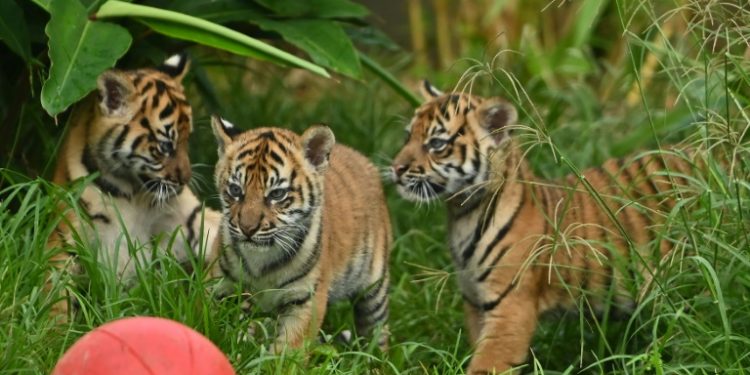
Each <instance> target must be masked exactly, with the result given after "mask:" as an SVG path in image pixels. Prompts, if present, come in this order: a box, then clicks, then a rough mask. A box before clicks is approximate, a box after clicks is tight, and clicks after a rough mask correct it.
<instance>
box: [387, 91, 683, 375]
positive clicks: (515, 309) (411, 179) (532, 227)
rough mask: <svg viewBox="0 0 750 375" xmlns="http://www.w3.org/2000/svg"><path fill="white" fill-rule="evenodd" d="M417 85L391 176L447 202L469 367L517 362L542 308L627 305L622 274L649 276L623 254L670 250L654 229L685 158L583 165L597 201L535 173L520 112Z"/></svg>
mask: <svg viewBox="0 0 750 375" xmlns="http://www.w3.org/2000/svg"><path fill="white" fill-rule="evenodd" d="M421 91H422V94H423V96H425V98H426V102H425V103H424V104H422V105H421V106H420V107H419V108H417V109H416V111H415V114H414V116H413V118H412V119H411V122H410V124H409V125H408V127H407V132H408V139H407V141H406V144H405V145H404V146H403V147H402V148H401V150H400V151H399V152H398V154H397V156H396V157H395V159H394V161H393V165H392V176H393V179H394V181H395V183H396V184H397V189H398V191H399V193H400V194H401V195H402V196H403V197H404V198H406V199H409V200H413V201H429V200H432V199H436V198H438V197H441V198H443V199H444V200H445V202H446V205H447V211H448V232H449V246H450V250H451V255H452V259H453V262H454V265H455V268H456V270H457V273H458V280H459V284H460V285H459V286H460V289H461V291H462V293H463V299H464V309H465V318H466V322H467V326H468V327H467V328H468V333H469V336H470V339H471V340H472V342H473V343H475V346H476V348H475V354H474V356H473V358H472V360H471V363H470V365H469V369H468V370H469V373H491V372H493V371H496V372H497V373H502V372H504V371H507V370H509V369H511V368H512V367H515V366H517V365H520V364H523V363H524V362H525V361H526V357H527V352H528V350H529V345H530V341H531V338H532V335H533V333H534V330H535V327H536V325H537V319H538V317H539V315H540V314H541V313H542V312H544V311H546V310H549V309H552V308H555V307H568V308H570V307H573V306H575V303H576V301H578V300H579V299H580V298H581V297H588V296H591V297H592V298H591V299H590V300H589V301H590V302H591V303H592V305H594V306H595V307H596V306H597V305H598V306H602V305H603V304H604V303H605V299H604V298H602V297H604V296H605V295H606V294H607V293H609V292H613V293H614V295H616V297H615V298H614V302H615V304H616V305H622V306H626V305H627V304H628V303H632V301H633V299H632V298H627V297H626V296H625V294H627V293H626V290H627V287H628V284H627V283H626V281H627V280H630V281H629V282H630V283H631V285H632V283H633V282H634V279H639V278H642V279H649V278H650V276H649V275H650V273H649V272H646V271H645V269H643V267H640V268H639V269H636V268H638V267H635V268H634V267H632V265H631V266H627V265H626V261H627V260H628V259H629V258H630V255H631V254H632V253H631V249H637V250H638V251H640V252H641V253H642V254H643V255H644V256H645V257H646V259H650V260H652V261H653V262H652V264H657V263H658V261H659V259H660V258H661V257H662V256H663V255H665V254H666V253H667V252H668V251H669V249H670V246H669V244H668V243H667V242H666V241H664V240H661V239H660V238H661V237H659V236H658V235H657V232H658V229H659V226H660V221H659V220H658V216H659V215H658V213H659V212H661V214H662V215H663V213H664V212H663V210H669V209H670V208H671V207H672V206H673V205H674V201H673V199H670V194H671V192H672V191H673V189H674V185H673V184H672V183H673V182H674V183H676V184H677V185H680V184H682V185H684V184H685V183H686V179H685V178H683V177H681V176H684V174H687V173H690V168H689V166H688V164H687V162H685V161H682V159H679V158H676V157H668V156H666V155H664V158H662V156H657V155H647V156H643V157H639V158H634V159H632V160H627V161H624V160H610V161H607V162H606V163H605V164H604V165H603V166H602V167H600V168H594V169H589V170H586V171H584V172H583V175H584V176H585V180H587V181H588V182H589V183H590V184H591V186H592V187H593V188H594V190H596V191H597V192H598V193H599V194H600V196H601V197H602V201H600V202H597V200H596V199H595V198H594V195H592V194H590V193H589V192H588V191H587V190H586V189H585V188H584V185H583V183H582V181H581V180H580V179H579V178H577V177H576V176H572V175H571V176H568V177H566V178H564V179H562V180H559V181H543V180H541V179H539V178H537V177H535V176H534V175H533V173H532V172H531V170H530V169H529V167H528V165H527V163H526V161H525V160H524V157H523V153H524V151H523V149H522V148H521V147H520V142H519V140H517V139H514V137H513V136H512V135H511V128H512V127H511V126H509V125H512V124H514V122H515V121H516V119H517V116H516V110H515V108H514V107H513V106H512V105H511V104H509V103H508V102H506V101H504V100H501V99H498V98H482V97H478V96H473V95H468V94H458V93H456V94H443V93H441V92H440V91H438V90H437V89H435V88H434V87H433V86H431V85H430V84H429V83H428V82H426V81H425V82H423V84H422V87H421ZM665 163H666V164H665ZM669 171H671V173H672V174H670V173H668V172H669ZM670 176H671V177H670ZM604 205H606V207H607V208H608V210H606V209H604V208H603V207H604ZM608 212H609V213H608ZM610 213H612V216H610ZM615 219H616V220H615ZM615 223H618V224H615ZM662 229H663V228H662ZM625 234H626V235H625ZM651 244H653V246H650V245H651ZM653 248H655V249H654V250H656V251H650V250H651V249H653ZM650 253H654V254H650ZM619 260H624V261H619ZM633 289H636V290H637V287H636V288H630V294H632V292H633ZM597 296H598V297H599V298H596V297H597Z"/></svg>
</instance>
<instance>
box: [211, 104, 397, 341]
mask: <svg viewBox="0 0 750 375" xmlns="http://www.w3.org/2000/svg"><path fill="white" fill-rule="evenodd" d="M212 123H213V129H214V133H215V135H216V138H217V140H218V143H219V161H218V162H217V165H216V174H215V178H216V186H217V189H218V192H219V195H220V197H221V202H222V207H223V213H224V215H223V220H222V224H221V225H222V227H221V234H220V239H219V240H217V241H216V242H215V249H214V254H219V256H218V259H217V260H216V261H215V262H214V264H215V266H214V275H215V276H217V277H223V278H224V283H223V286H224V288H222V287H220V288H222V289H224V290H232V288H240V289H242V290H243V291H248V292H250V293H251V295H252V300H253V302H254V304H256V305H257V306H258V307H260V308H261V309H262V310H264V311H266V312H272V313H275V314H278V317H279V318H278V319H279V320H278V330H277V332H278V334H277V337H276V339H275V342H274V345H273V347H272V351H273V352H277V353H278V352H280V351H281V350H283V348H284V347H285V346H289V347H291V348H297V347H300V346H301V345H302V343H303V340H304V338H305V337H311V336H314V335H316V334H317V332H318V331H319V329H320V326H321V323H322V321H323V318H324V316H325V313H326V307H327V306H326V305H327V304H328V303H329V302H333V301H336V300H340V299H351V300H352V301H353V303H354V310H355V320H356V324H357V331H358V332H359V333H360V334H363V335H366V334H368V333H371V332H373V328H375V327H376V326H382V329H381V331H380V332H381V335H380V336H379V337H378V340H379V341H378V343H379V344H380V347H381V348H382V349H383V350H385V348H386V347H387V341H388V334H387V326H386V325H385V322H386V320H387V318H388V294H387V293H388V257H389V250H390V247H391V223H390V218H389V215H388V209H387V207H386V204H385V196H384V194H383V189H382V186H381V183H380V178H379V175H378V172H377V170H376V168H375V167H374V166H373V165H372V164H371V163H370V162H369V161H368V160H367V158H365V157H364V156H362V155H361V154H359V153H357V152H356V151H354V150H352V149H350V148H348V147H345V146H342V145H335V144H334V143H335V140H334V135H333V132H331V130H330V129H329V128H327V127H325V126H313V127H310V128H309V129H307V130H306V131H305V132H304V133H303V134H302V135H301V136H300V135H297V134H295V133H293V132H291V131H289V130H284V129H279V128H257V129H252V130H248V131H245V132H242V133H240V132H238V131H237V128H236V127H234V126H233V125H232V124H231V123H229V122H228V121H225V120H223V119H220V118H218V117H215V118H214V119H213V121H212Z"/></svg>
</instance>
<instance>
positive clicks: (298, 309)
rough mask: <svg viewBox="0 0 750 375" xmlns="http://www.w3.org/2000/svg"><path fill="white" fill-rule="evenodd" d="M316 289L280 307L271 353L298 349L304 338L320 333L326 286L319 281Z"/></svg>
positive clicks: (326, 293)
mask: <svg viewBox="0 0 750 375" xmlns="http://www.w3.org/2000/svg"><path fill="white" fill-rule="evenodd" d="M324 284H325V285H324ZM316 289H317V290H316V291H314V292H310V293H309V294H306V295H303V296H300V297H298V298H294V299H291V300H289V301H287V302H285V303H284V304H283V305H282V306H281V307H280V310H281V315H280V316H279V323H278V327H279V328H278V334H277V336H276V340H275V341H274V344H273V347H272V348H271V352H272V353H274V354H279V353H281V352H282V351H284V348H285V347H287V348H292V349H296V348H300V347H302V344H303V343H304V341H305V338H306V337H315V335H316V334H317V333H318V331H320V327H321V325H322V324H323V318H324V317H325V314H326V309H327V307H328V285H327V283H323V282H322V281H321V282H320V284H318V286H317V288H316Z"/></svg>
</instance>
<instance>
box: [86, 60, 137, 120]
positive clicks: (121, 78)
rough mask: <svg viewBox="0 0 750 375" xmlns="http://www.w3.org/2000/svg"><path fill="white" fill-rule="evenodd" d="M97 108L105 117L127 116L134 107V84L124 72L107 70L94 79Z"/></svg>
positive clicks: (133, 111)
mask: <svg viewBox="0 0 750 375" xmlns="http://www.w3.org/2000/svg"><path fill="white" fill-rule="evenodd" d="M96 88H97V91H98V94H99V95H98V97H99V108H100V109H101V112H102V114H103V115H104V116H106V117H112V118H129V117H132V116H133V114H134V113H135V111H136V110H137V108H136V103H135V100H134V99H135V98H134V96H135V93H136V90H135V86H133V82H132V81H131V80H130V79H128V78H127V76H126V75H125V73H123V72H120V71H117V70H107V71H105V72H104V73H102V74H101V75H99V78H97V80H96Z"/></svg>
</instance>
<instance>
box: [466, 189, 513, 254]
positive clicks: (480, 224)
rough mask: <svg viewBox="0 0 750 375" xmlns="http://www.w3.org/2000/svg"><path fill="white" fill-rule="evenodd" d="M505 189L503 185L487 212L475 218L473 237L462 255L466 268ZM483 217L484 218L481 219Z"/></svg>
mask: <svg viewBox="0 0 750 375" xmlns="http://www.w3.org/2000/svg"><path fill="white" fill-rule="evenodd" d="M504 189H505V184H503V186H502V187H501V188H500V191H499V192H498V193H497V194H495V195H494V196H493V197H492V200H491V202H490V204H489V210H487V211H484V212H483V213H480V215H479V217H478V218H477V227H476V229H474V235H473V236H472V238H471V241H470V242H469V245H468V246H467V247H466V248H465V249H464V251H463V253H462V258H463V259H462V260H463V263H462V264H463V266H464V267H466V264H467V263H468V262H469V259H471V257H472V256H473V255H474V251H476V247H477V242H479V239H481V238H482V235H483V234H484V229H485V228H486V227H487V224H488V223H489V221H490V220H492V218H493V217H494V216H495V210H496V209H497V202H498V201H500V199H501V198H502V196H501V195H502V194H503V191H504ZM482 216H484V218H482Z"/></svg>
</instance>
